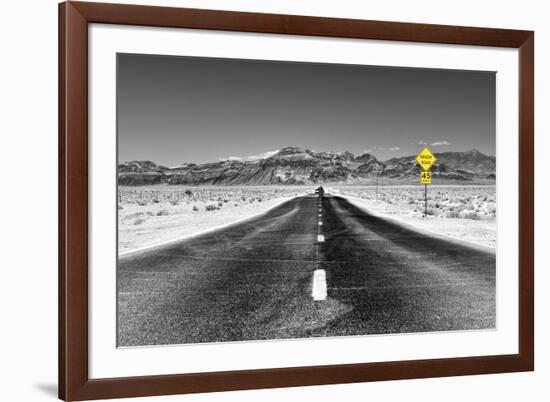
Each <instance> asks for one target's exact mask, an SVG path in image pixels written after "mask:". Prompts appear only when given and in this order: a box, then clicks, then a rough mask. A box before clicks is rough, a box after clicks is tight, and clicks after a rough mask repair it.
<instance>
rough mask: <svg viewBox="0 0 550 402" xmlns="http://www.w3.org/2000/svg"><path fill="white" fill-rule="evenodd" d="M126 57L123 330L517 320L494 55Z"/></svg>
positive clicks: (138, 335) (219, 335) (309, 334)
mask: <svg viewBox="0 0 550 402" xmlns="http://www.w3.org/2000/svg"><path fill="white" fill-rule="evenodd" d="M116 58H117V60H116V63H117V64H116V68H117V71H116V74H117V76H116V107H117V112H116V119H117V162H116V166H113V170H112V172H113V175H116V177H117V191H116V199H113V203H116V208H117V249H118V255H117V269H116V281H117V283H116V289H117V295H116V298H117V302H116V303H117V306H116V309H117V323H116V324H117V325H116V332H117V334H116V336H117V339H116V345H117V347H119V348H129V347H143V346H161V345H185V344H201V343H203V344H206V343H222V342H246V341H280V340H285V339H305V338H307V339H310V340H314V339H318V338H328V337H331V338H335V337H350V336H363V337H364V336H389V335H405V334H413V333H415V334H416V333H434V334H437V333H443V332H448V331H494V330H496V329H497V324H498V323H497V319H496V317H497V308H496V306H497V292H496V284H497V282H496V281H497V264H496V250H497V192H496V138H497V126H496V119H497V113H496V78H497V75H496V73H495V72H494V71H472V70H452V69H433V68H412V67H398V66H377V65H355V64H334V63H318V62H317V63H311V62H296V61H275V60H254V59H229V58H214V57H191V56H172V55H155V54H133V53H117V55H116ZM113 177H114V176H113ZM113 198H114V197H113ZM111 205H114V204H111Z"/></svg>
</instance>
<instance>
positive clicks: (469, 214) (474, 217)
mask: <svg viewBox="0 0 550 402" xmlns="http://www.w3.org/2000/svg"><path fill="white" fill-rule="evenodd" d="M463 217H464V219H472V220H474V221H478V220H479V219H480V216H479V214H478V213H477V212H474V211H468V212H464V215H463Z"/></svg>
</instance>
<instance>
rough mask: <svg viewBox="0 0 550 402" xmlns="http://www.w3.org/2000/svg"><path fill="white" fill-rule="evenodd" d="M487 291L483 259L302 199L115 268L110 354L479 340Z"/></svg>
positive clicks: (491, 258)
mask: <svg viewBox="0 0 550 402" xmlns="http://www.w3.org/2000/svg"><path fill="white" fill-rule="evenodd" d="M319 236H321V237H319ZM323 236H324V239H323ZM315 272H318V273H319V272H322V275H315V274H314V273H315ZM314 276H315V277H316V279H315V281H314V279H313V278H314ZM314 282H315V283H314ZM495 282H496V263H495V255H494V253H491V252H485V251H482V250H479V249H474V248H469V247H466V246H463V245H459V244H456V243H454V242H449V241H447V240H444V239H441V238H437V237H431V236H427V235H425V234H420V233H418V232H415V231H412V230H408V229H404V228H403V227H401V226H398V225H395V224H393V223H392V222H389V221H387V220H384V219H382V218H379V217H376V216H373V215H370V214H369V213H367V212H365V211H363V210H362V209H359V208H357V207H355V206H353V205H352V204H350V203H349V202H348V201H347V200H345V199H344V198H341V197H336V196H325V197H323V198H322V199H319V198H318V196H317V195H313V194H312V195H308V196H303V197H298V198H294V199H292V200H290V201H287V202H286V203H284V204H282V205H280V206H278V207H276V208H274V209H272V210H270V211H268V212H267V213H266V214H264V215H263V216H260V217H257V218H254V219H251V220H248V221H245V222H243V223H240V224H238V225H236V226H232V227H228V228H226V229H222V230H219V231H216V232H212V233H209V234H205V235H202V236H199V237H196V238H193V239H188V240H182V241H181V242H178V243H172V244H169V245H165V246H162V247H158V248H155V249H151V250H148V251H144V252H141V253H137V254H132V255H128V256H125V257H120V258H119V264H118V285H117V286H118V345H119V346H137V345H161V344H183V343H199V342H225V341H242V340H258V339H282V338H304V337H318V336H341V335H365V334H386V333H404V332H428V331H430V332H431V331H447V330H468V329H489V328H494V327H495V324H496V299H495ZM314 288H315V289H316V290H315V291H313V289H314ZM325 290H326V297H324V294H323V292H324V291H325ZM319 291H320V293H319ZM316 292H317V296H320V298H319V297H317V298H318V299H319V300H315V299H314V295H315V293H316Z"/></svg>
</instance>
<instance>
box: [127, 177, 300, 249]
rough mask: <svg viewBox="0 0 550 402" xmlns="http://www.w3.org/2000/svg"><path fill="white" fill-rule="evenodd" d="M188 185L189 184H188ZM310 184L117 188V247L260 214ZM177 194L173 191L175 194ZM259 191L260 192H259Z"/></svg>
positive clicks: (140, 245)
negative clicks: (265, 188) (294, 186)
mask: <svg viewBox="0 0 550 402" xmlns="http://www.w3.org/2000/svg"><path fill="white" fill-rule="evenodd" d="M186 189H187V188H186ZM307 190H309V188H305V187H304V188H288V189H282V190H280V191H278V190H277V189H273V188H272V189H270V190H264V189H258V188H250V189H247V188H244V189H239V190H236V189H235V188H232V189H231V191H229V190H226V189H219V188H218V189H212V188H210V189H204V190H203V189H200V190H197V189H193V190H192V191H193V195H190V196H186V195H182V196H181V197H180V196H179V195H178V194H179V193H182V194H185V190H183V189H181V188H180V189H178V188H177V187H175V186H171V187H160V186H148V187H140V188H135V187H134V188H124V187H121V188H120V189H119V206H118V208H119V209H118V215H119V217H118V252H119V254H123V253H127V252H130V251H133V250H136V249H140V248H143V247H148V246H154V245H156V244H162V243H164V242H167V241H171V240H176V239H179V238H182V237H186V236H190V235H194V234H197V233H201V232H203V231H207V230H210V229H214V228H217V227H220V226H224V225H229V224H232V223H236V222H239V221H241V220H244V219H248V218H250V217H253V216H256V215H259V214H262V213H264V212H266V211H268V210H269V209H271V208H274V207H276V206H277V205H280V204H282V203H283V202H285V201H287V200H289V199H291V198H293V197H295V196H298V195H301V194H305V193H306V192H307ZM174 193H175V194H176V196H174V195H173V194H174ZM258 194H262V195H261V196H258Z"/></svg>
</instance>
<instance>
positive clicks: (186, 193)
mask: <svg viewBox="0 0 550 402" xmlns="http://www.w3.org/2000/svg"><path fill="white" fill-rule="evenodd" d="M185 195H186V196H188V197H193V192H192V191H191V190H189V189H187V190H185Z"/></svg>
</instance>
